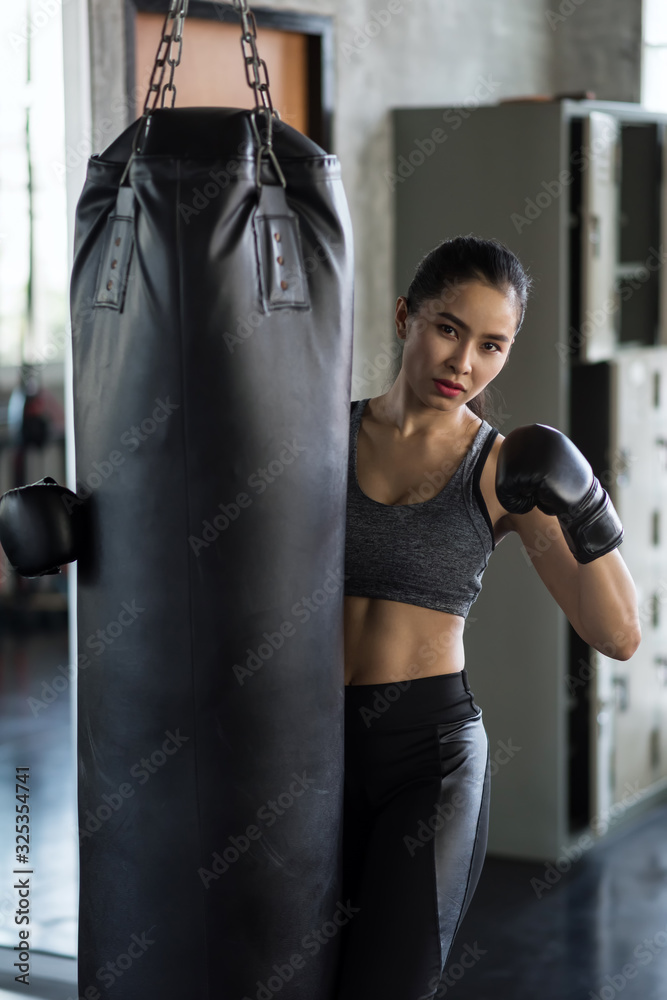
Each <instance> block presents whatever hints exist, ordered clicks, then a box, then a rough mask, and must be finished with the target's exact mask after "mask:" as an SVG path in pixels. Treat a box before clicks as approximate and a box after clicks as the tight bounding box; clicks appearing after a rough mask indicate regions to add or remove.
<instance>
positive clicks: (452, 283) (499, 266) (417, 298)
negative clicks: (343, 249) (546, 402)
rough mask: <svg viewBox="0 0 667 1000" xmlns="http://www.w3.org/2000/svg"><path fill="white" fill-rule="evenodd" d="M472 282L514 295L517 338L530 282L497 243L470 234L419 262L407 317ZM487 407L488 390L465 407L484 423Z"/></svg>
mask: <svg viewBox="0 0 667 1000" xmlns="http://www.w3.org/2000/svg"><path fill="white" fill-rule="evenodd" d="M471 280H472V281H483V282H485V283H486V284H488V285H491V287H492V288H497V289H498V291H500V292H505V293H509V292H510V291H511V292H513V293H514V295H515V296H516V300H517V304H518V305H519V306H520V309H521V315H520V317H519V323H518V325H517V328H516V330H515V331H514V335H515V336H516V334H517V333H518V332H519V330H520V329H521V324H522V323H523V318H524V315H525V313H526V302H527V300H528V293H529V291H530V288H531V286H532V283H533V279H532V278H530V277H529V276H528V274H526V272H525V271H524V269H523V266H522V264H521V261H520V260H519V258H518V257H516V256H515V254H513V253H512V251H511V250H510V249H509V247H507V246H506V245H505V244H504V243H501V242H500V240H496V239H488V240H485V239H481V238H480V237H478V236H473V235H472V234H470V235H468V236H456V237H454V238H453V239H450V240H444V241H443V242H442V243H439V244H438V246H436V247H434V249H433V250H431V251H430V253H427V254H426V256H425V257H423V258H422V259H421V260H420V261H419V264H418V265H417V268H416V271H415V275H414V277H413V279H412V281H411V282H410V287H409V288H408V294H407V295H406V300H407V308H408V315H410V316H414V315H416V313H417V312H419V309H420V308H421V305H422V303H423V302H425V301H426V300H427V299H438V298H443V297H446V295H447V290H448V288H456V287H457V286H458V285H460V284H461V283H462V282H464V281H471ZM489 403H490V397H489V394H488V388H484V389H483V390H482V392H480V393H479V394H478V395H477V396H475V397H474V398H473V399H471V400H470V401H469V402H468V404H467V405H468V406H469V407H470V409H471V410H472V412H473V413H475V414H476V415H477V416H478V417H482V419H486V414H487V410H488V405H489Z"/></svg>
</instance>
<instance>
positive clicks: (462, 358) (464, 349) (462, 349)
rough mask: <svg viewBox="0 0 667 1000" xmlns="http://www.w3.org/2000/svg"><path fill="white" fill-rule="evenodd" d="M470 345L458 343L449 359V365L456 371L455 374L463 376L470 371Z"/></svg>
mask: <svg viewBox="0 0 667 1000" xmlns="http://www.w3.org/2000/svg"><path fill="white" fill-rule="evenodd" d="M471 353H472V345H471V344H469V343H467V342H460V343H459V344H458V345H457V346H456V348H455V349H454V352H453V353H452V355H451V356H450V358H449V364H450V365H451V366H452V367H453V368H455V369H456V371H457V372H459V373H460V374H463V373H464V372H467V371H469V370H470V361H471Z"/></svg>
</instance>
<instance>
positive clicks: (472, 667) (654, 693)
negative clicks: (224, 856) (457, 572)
mask: <svg viewBox="0 0 667 1000" xmlns="http://www.w3.org/2000/svg"><path fill="white" fill-rule="evenodd" d="M166 8H167V4H166V3H165V2H164V0H15V2H14V3H12V5H11V9H9V8H7V10H6V21H5V31H4V32H3V37H2V41H1V42H0V45H1V46H2V57H1V58H0V80H1V85H0V493H4V492H5V491H6V490H9V489H12V488H14V487H16V486H20V485H23V484H26V483H32V482H35V481H37V480H38V479H41V478H42V477H44V476H46V475H49V476H52V477H53V478H54V479H55V480H56V481H58V482H60V483H63V484H66V485H67V486H68V487H69V488H70V489H72V490H75V489H76V484H77V480H76V470H75V468H74V462H73V441H72V400H71V329H70V325H69V314H68V281H69V273H70V269H71V261H72V249H73V238H74V211H75V207H76V202H77V199H78V196H79V193H80V191H81V187H82V184H83V181H84V177H85V171H86V164H87V160H88V157H89V156H90V155H91V154H92V153H99V152H100V151H102V150H103V149H104V148H105V147H106V146H107V145H108V144H109V143H111V142H112V140H113V139H114V138H116V136H117V135H118V134H119V133H120V132H121V131H122V130H123V129H124V128H125V127H127V125H129V124H130V123H131V122H132V121H134V120H135V119H136V118H137V117H139V115H140V114H141V110H142V108H143V102H144V98H145V94H146V88H147V85H148V80H149V77H150V70H151V67H152V63H153V59H154V56H155V50H156V48H157V42H158V38H159V33H160V29H161V25H162V20H163V17H164V13H165V11H166ZM252 9H253V11H254V12H255V16H256V19H257V25H258V46H259V50H260V54H261V55H262V57H263V58H264V59H265V60H266V62H267V65H268V68H269V74H270V81H271V94H272V98H273V102H274V105H275V106H276V107H277V108H278V110H279V111H280V113H281V117H282V118H283V120H284V121H286V122H287V123H288V124H290V125H292V126H293V127H295V128H297V129H299V130H300V131H303V132H304V133H305V134H307V135H309V136H310V137H311V138H312V139H314V141H316V142H317V143H319V144H320V145H321V146H322V147H323V148H324V149H326V150H327V151H330V152H332V153H335V154H336V155H337V156H338V157H339V159H340V161H341V166H342V171H343V180H344V184H345V189H346V192H347V198H348V202H349V206H350V211H351V215H352V222H353V227H354V237H355V339H354V367H353V380H352V398H353V399H359V398H364V397H369V396H374V395H378V394H380V393H382V392H384V391H386V390H387V388H388V387H389V386H390V385H391V383H392V381H393V379H394V378H395V376H396V373H397V371H398V368H399V366H400V352H399V342H398V340H397V338H396V336H395V332H394V323H393V314H394V306H395V300H396V296H397V295H399V294H405V292H406V291H407V285H408V284H409V281H410V279H411V276H412V273H413V270H414V267H415V266H416V264H417V261H418V260H419V258H420V257H421V256H422V255H423V254H425V253H426V252H428V250H430V249H431V248H432V247H433V246H434V245H435V244H436V243H438V242H439V241H440V240H442V239H445V238H447V237H450V236H454V235H457V234H458V233H468V232H473V233H475V234H476V235H479V236H484V237H497V238H499V239H502V240H503V241H504V242H506V243H507V244H508V245H509V246H510V248H511V249H512V250H513V251H514V252H515V253H517V255H518V256H519V257H520V259H521V260H522V262H523V264H524V266H526V267H527V268H528V270H529V271H530V273H531V274H532V275H533V277H534V278H535V286H534V293H533V299H532V301H531V303H530V305H529V308H528V313H527V317H526V322H525V324H524V326H523V328H522V331H521V334H520V336H519V338H518V341H517V345H516V347H515V349H514V351H513V355H512V361H511V365H509V366H508V367H507V369H506V370H504V371H503V373H502V375H501V376H500V377H499V378H498V379H497V380H496V382H495V383H494V387H495V388H494V391H495V396H494V399H495V402H494V408H493V412H492V413H491V414H490V416H489V417H488V418H487V419H489V422H490V423H492V424H493V425H494V426H496V427H498V428H499V429H500V430H501V432H502V433H503V434H507V433H508V432H509V430H511V429H512V428H513V427H514V426H519V425H521V424H524V423H529V422H541V423H546V424H549V425H551V426H554V427H558V428H559V429H561V430H562V431H563V432H564V433H567V434H568V435H569V436H570V437H571V438H572V439H573V440H574V441H575V442H576V443H577V444H578V445H579V447H581V448H582V450H583V451H584V453H585V454H586V456H587V457H588V459H589V461H590V462H591V464H592V465H593V467H594V470H595V472H596V474H597V475H598V477H599V478H600V479H601V481H602V483H603V485H604V486H605V487H606V488H607V490H608V491H609V493H610V495H611V497H612V500H613V502H614V504H615V506H616V507H617V510H618V511H619V514H620V516H621V519H622V521H623V524H624V528H625V539H624V542H623V545H622V546H621V548H620V550H619V551H620V552H621V555H622V556H623V558H624V560H625V561H626V563H627V565H628V567H629V569H630V571H631V573H632V575H633V579H634V580H635V583H636V586H637V591H638V597H639V603H640V612H641V618H642V628H643V641H642V644H641V646H640V648H639V649H638V650H637V652H636V653H635V655H634V656H633V657H632V658H631V659H630V660H629V661H624V662H622V661H617V660H614V659H613V658H612V657H605V656H603V655H602V654H600V653H597V652H596V651H595V650H593V649H590V648H589V647H587V646H585V645H584V644H583V643H582V641H581V640H580V639H579V637H578V636H577V635H576V633H574V631H573V630H572V628H571V626H570V625H569V622H568V621H567V619H566V618H565V616H564V615H563V614H562V612H561V611H560V609H559V608H558V606H557V605H555V603H554V601H553V599H552V598H551V597H550V595H549V594H548V593H547V592H546V590H545V588H544V587H543V586H542V585H541V583H539V582H537V579H536V575H535V570H534V568H533V567H532V566H531V565H530V559H529V558H528V555H527V553H526V551H525V550H524V549H523V547H522V546H521V544H520V542H519V539H518V537H517V536H516V535H510V536H509V537H508V538H507V540H506V541H505V543H504V545H503V546H502V547H500V548H499V550H498V552H497V553H495V555H494V559H493V560H491V562H490V564H489V568H488V570H487V572H486V574H485V578H484V589H483V591H482V594H481V596H480V598H479V600H478V602H477V603H476V604H475V606H474V608H473V609H472V613H471V615H470V616H469V618H468V620H467V622H466V666H467V669H468V673H469V675H470V678H471V684H472V687H473V690H474V692H475V696H476V699H477V701H478V702H479V704H481V705H482V707H483V709H484V713H485V723H486V728H487V732H488V733H489V739H490V742H491V752H492V758H493V760H494V762H495V763H494V766H493V768H494V774H493V792H492V814H491V830H490V840H489V853H488V857H487V862H486V864H485V869H484V873H483V876H482V881H481V883H480V887H479V889H478V893H477V895H476V897H475V899H474V901H473V904H472V906H471V909H470V911H469V912H468V914H467V915H466V918H465V922H464V925H463V926H462V927H461V930H460V935H459V938H458V943H457V944H456V945H455V948H454V952H455V956H454V958H453V965H452V986H454V984H455V986H456V996H458V997H460V998H461V1000H464V998H467V997H470V998H472V997H475V998H477V1000H482V998H486V997H489V998H490V997H494V998H495V997H498V996H502V997H504V996H506V997H511V998H514V1000H522V998H523V997H526V998H527V997H529V996H530V997H531V998H532V997H534V996H535V995H536V994H538V993H539V995H540V997H542V998H545V997H547V998H548V997H552V996H553V997H559V998H560V997H565V996H567V997H568V998H581V1000H591V998H592V997H593V998H598V997H599V998H602V1000H605V998H607V997H612V996H615V995H616V993H617V992H620V991H621V989H622V990H623V995H624V997H626V998H630V997H637V998H640V997H641V998H642V1000H651V998H656V1000H657V998H663V1000H664V997H666V996H667V847H665V844H666V843H667V838H665V833H666V832H667V612H666V610H665V608H666V603H667V542H666V536H667V525H666V520H667V263H666V260H667V239H666V238H665V236H666V234H667V139H666V136H667V5H665V3H664V0H561V2H560V3H556V0H465V2H464V0H402V2H398V0H390V2H389V0H379V2H372V3H371V2H369V0H354V2H353V0H293V2H291V0H272V2H269V0H265V2H263V3H262V6H261V7H255V6H254V5H252ZM176 84H177V90H178V95H177V100H176V103H177V105H179V106H186V105H208V106H210V105H222V106H229V107H251V106H253V104H254V100H253V98H252V95H251V92H250V89H249V88H248V86H247V83H246V79H245V73H244V70H243V64H242V56H241V48H240V28H239V19H238V15H237V14H236V12H235V11H234V10H233V9H232V7H231V5H229V4H224V3H213V2H211V0H193V2H191V5H190V15H189V17H188V19H187V21H186V26H185V35H184V49H183V59H182V63H181V65H180V67H179V68H178V70H177V76H176ZM508 579H509V580H510V586H509V587H508V585H507V581H508ZM165 585H167V586H168V581H166V583H165ZM75 614H76V564H69V565H68V566H65V567H63V569H62V572H61V573H60V574H57V575H53V576H47V577H43V578H37V579H31V580H26V579H23V578H21V577H19V576H17V575H16V574H15V573H14V572H13V570H12V568H11V566H10V565H9V564H8V562H7V560H6V557H5V555H4V553H3V552H2V550H1V549H0V997H2V996H5V995H6V996H11V995H14V993H13V991H14V990H16V991H18V990H21V989H23V990H25V987H24V986H21V985H20V984H17V983H16V981H15V970H14V968H13V962H14V961H15V956H14V952H13V949H14V947H15V946H16V945H17V942H18V938H17V925H16V923H15V920H14V917H15V908H16V890H15V888H14V887H13V880H14V874H13V855H14V849H15V831H14V820H13V817H14V796H15V775H16V768H21V767H27V768H29V769H30V771H29V773H30V801H31V832H30V836H31V842H30V861H31V863H32V864H33V867H34V871H35V875H34V889H33V896H32V906H33V911H32V915H31V932H32V935H31V946H32V951H33V972H32V983H31V986H32V989H31V996H32V997H33V998H37V1000H39V998H40V997H42V998H57V1000H60V998H62V1000H65V998H67V997H72V998H74V997H76V996H77V992H76V948H77V937H76V929H77V829H76V753H75V750H76V743H75V732H74V728H73V720H74V719H75V705H76V700H75V699H76V663H77V650H76V641H75V640H76V637H75V635H74V627H75V620H76V619H75ZM619 627H622V623H619ZM519 690H520V691H521V693H522V698H521V699H517V697H516V694H517V691H519ZM184 916H186V915H184ZM473 942H478V946H479V951H478V954H481V957H480V958H479V959H478V960H475V962H473V963H463V965H462V964H460V963H459V964H458V965H457V964H456V956H458V954H459V952H463V949H464V945H465V944H470V946H472V944H473ZM642 949H643V950H642ZM645 955H648V956H650V957H649V958H648V959H646V958H643V957H642V956H645ZM631 967H632V968H633V969H634V972H632V973H631V972H630V971H629V970H630V968H631ZM624 968H625V972H624V971H623V970H624ZM457 970H461V975H459V974H458V971H457ZM605 990H606V991H607V992H604V991H605ZM609 991H612V992H609ZM613 991H616V992H613ZM396 1000H403V998H396ZM405 1000H407V998H405Z"/></svg>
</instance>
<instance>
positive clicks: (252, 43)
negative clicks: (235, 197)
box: [233, 0, 287, 187]
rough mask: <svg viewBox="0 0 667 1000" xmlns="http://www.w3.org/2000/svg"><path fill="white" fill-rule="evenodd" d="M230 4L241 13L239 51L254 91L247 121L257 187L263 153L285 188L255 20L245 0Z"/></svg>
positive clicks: (273, 109) (272, 109)
mask: <svg viewBox="0 0 667 1000" xmlns="http://www.w3.org/2000/svg"><path fill="white" fill-rule="evenodd" d="M233 4H234V7H235V9H236V10H237V11H238V13H239V14H240V15H241V51H242V52H243V61H244V64H245V75H246V80H247V81H248V86H249V87H250V88H251V89H252V90H254V92H255V107H254V109H253V110H252V112H251V113H250V122H251V124H252V127H253V130H254V133H255V136H256V138H257V144H258V146H259V155H258V157H257V177H256V183H257V186H258V187H261V184H262V182H261V179H260V171H261V166H262V157H263V156H264V155H267V156H269V157H270V158H271V160H272V162H273V165H274V167H275V168H276V173H277V174H278V177H279V178H280V183H281V184H282V186H283V187H287V184H286V181H285V176H284V174H283V172H282V170H281V169H280V164H279V163H278V159H277V157H276V154H275V152H274V150H273V116H274V115H275V116H276V118H278V120H280V115H279V114H278V112H277V111H276V109H275V108H274V107H273V102H272V101H271V92H270V90H269V71H268V69H267V67H266V63H265V62H264V60H263V59H261V58H260V55H259V52H258V51H257V25H256V23H255V15H254V14H253V13H252V11H251V10H250V8H249V7H248V0H233ZM251 67H252V75H251ZM258 112H259V113H260V114H264V115H266V119H267V126H266V137H265V139H264V140H262V138H261V137H260V134H259V129H258V128H257V113H258Z"/></svg>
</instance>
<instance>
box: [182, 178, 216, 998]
mask: <svg viewBox="0 0 667 1000" xmlns="http://www.w3.org/2000/svg"><path fill="white" fill-rule="evenodd" d="M181 166H182V164H181V161H180V160H179V161H177V163H176V202H175V213H176V247H177V264H178V293H177V294H178V310H177V312H178V343H179V345H180V354H181V364H180V388H181V393H180V395H181V401H182V407H181V415H182V416H181V433H182V434H183V438H184V440H186V441H187V440H188V435H187V431H186V426H185V425H186V422H187V412H188V405H187V402H188V401H187V400H186V399H185V384H186V379H185V378H184V366H185V360H186V352H185V345H184V341H183V331H184V329H185V320H184V316H183V302H184V298H185V296H184V293H183V258H182V254H183V246H184V241H183V239H182V233H181V226H182V220H181V213H180V212H179V211H178V206H179V205H180V204H181V193H182V192H181ZM183 463H184V470H183V472H184V481H185V522H186V523H185V528H186V531H185V538H186V539H187V536H188V528H189V525H190V509H191V503H190V476H189V470H188V451H187V449H186V448H184V449H183ZM186 552H187V556H186V559H187V563H186V565H187V577H188V639H189V649H190V703H191V720H192V729H193V755H194V775H195V797H196V801H197V817H196V819H197V848H198V853H199V867H200V868H201V867H202V866H203V848H202V842H201V831H202V823H201V814H200V802H201V797H200V795H199V787H200V782H199V769H198V760H197V748H198V745H199V740H198V734H197V701H196V692H195V675H194V664H195V649H194V636H193V634H192V622H193V619H194V612H193V608H192V601H193V593H194V588H193V585H192V573H191V566H190V558H191V554H190V552H188V551H187V548H186ZM204 914H205V907H204ZM203 924H204V941H205V944H204V951H205V955H206V959H205V977H206V996H207V997H209V996H210V995H211V983H210V980H209V969H210V961H209V954H210V944H209V933H208V921H207V920H206V918H205V916H204V920H203Z"/></svg>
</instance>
